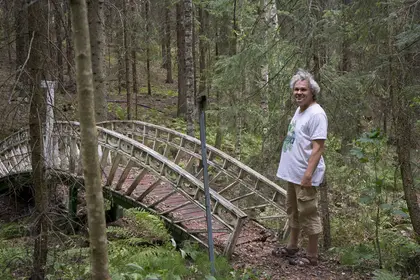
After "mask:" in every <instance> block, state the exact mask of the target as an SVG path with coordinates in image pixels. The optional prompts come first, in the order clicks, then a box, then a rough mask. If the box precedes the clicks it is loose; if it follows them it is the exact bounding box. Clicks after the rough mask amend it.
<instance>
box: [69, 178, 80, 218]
mask: <svg viewBox="0 0 420 280" xmlns="http://www.w3.org/2000/svg"><path fill="white" fill-rule="evenodd" d="M78 192H79V188H78V186H77V184H76V183H75V184H71V185H70V189H69V216H70V220H72V221H74V220H75V219H76V215H77V194H78Z"/></svg>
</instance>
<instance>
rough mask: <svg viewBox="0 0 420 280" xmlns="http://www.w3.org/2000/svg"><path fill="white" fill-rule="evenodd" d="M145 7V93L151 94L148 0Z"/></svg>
mask: <svg viewBox="0 0 420 280" xmlns="http://www.w3.org/2000/svg"><path fill="white" fill-rule="evenodd" d="M144 5H145V8H144V13H145V20H146V77H147V94H148V95H152V87H151V85H150V40H149V37H150V33H149V31H150V19H149V13H150V8H149V7H150V2H149V0H145V2H144Z"/></svg>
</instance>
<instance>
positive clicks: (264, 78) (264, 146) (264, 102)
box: [258, 0, 271, 164]
mask: <svg viewBox="0 0 420 280" xmlns="http://www.w3.org/2000/svg"><path fill="white" fill-rule="evenodd" d="M267 1H268V0H260V5H261V11H263V15H262V25H263V26H262V28H263V29H264V32H263V42H264V50H265V49H267V45H268V38H267V37H268V30H267V28H266V27H267V26H269V22H270V15H271V9H270V7H269V6H268V3H267ZM268 76H269V73H268V57H267V54H265V55H263V58H262V64H261V79H260V83H259V85H258V89H259V90H260V92H261V103H260V108H261V115H262V129H261V135H262V141H261V154H262V158H263V161H262V162H263V164H266V163H267V162H268V154H269V151H268V149H269V147H268V141H267V139H268V125H269V115H270V112H269V110H268V100H269V91H268V82H269V81H268Z"/></svg>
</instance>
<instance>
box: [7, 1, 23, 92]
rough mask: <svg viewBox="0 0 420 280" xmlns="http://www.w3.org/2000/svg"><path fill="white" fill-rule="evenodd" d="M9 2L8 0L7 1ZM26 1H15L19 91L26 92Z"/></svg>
mask: <svg viewBox="0 0 420 280" xmlns="http://www.w3.org/2000/svg"><path fill="white" fill-rule="evenodd" d="M6 2H7V1H6ZM23 4H24V1H23V0H18V1H15V33H16V73H17V76H16V78H17V79H19V80H17V81H16V82H17V83H19V85H20V86H19V91H20V92H24V88H25V85H26V84H27V82H28V81H27V75H26V74H24V73H25V71H24V69H23V67H24V63H25V60H26V56H27V52H28V49H27V44H28V37H27V33H28V16H27V9H24V8H23Z"/></svg>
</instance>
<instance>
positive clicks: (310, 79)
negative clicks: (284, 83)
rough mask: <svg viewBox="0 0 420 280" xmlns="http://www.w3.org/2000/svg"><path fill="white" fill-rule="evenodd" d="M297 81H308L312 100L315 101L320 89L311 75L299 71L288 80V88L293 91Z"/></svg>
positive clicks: (301, 70) (304, 71)
mask: <svg viewBox="0 0 420 280" xmlns="http://www.w3.org/2000/svg"><path fill="white" fill-rule="evenodd" d="M298 81H308V83H309V88H310V89H311V92H312V94H313V96H314V100H316V95H317V94H318V93H319V92H320V91H321V89H320V87H319V85H318V83H317V82H316V81H315V80H314V77H313V76H312V74H311V73H309V72H308V71H306V70H303V69H299V70H298V71H297V72H296V74H295V75H294V76H293V77H292V79H291V80H290V88H291V89H293V88H294V87H295V84H296V82H298Z"/></svg>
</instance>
